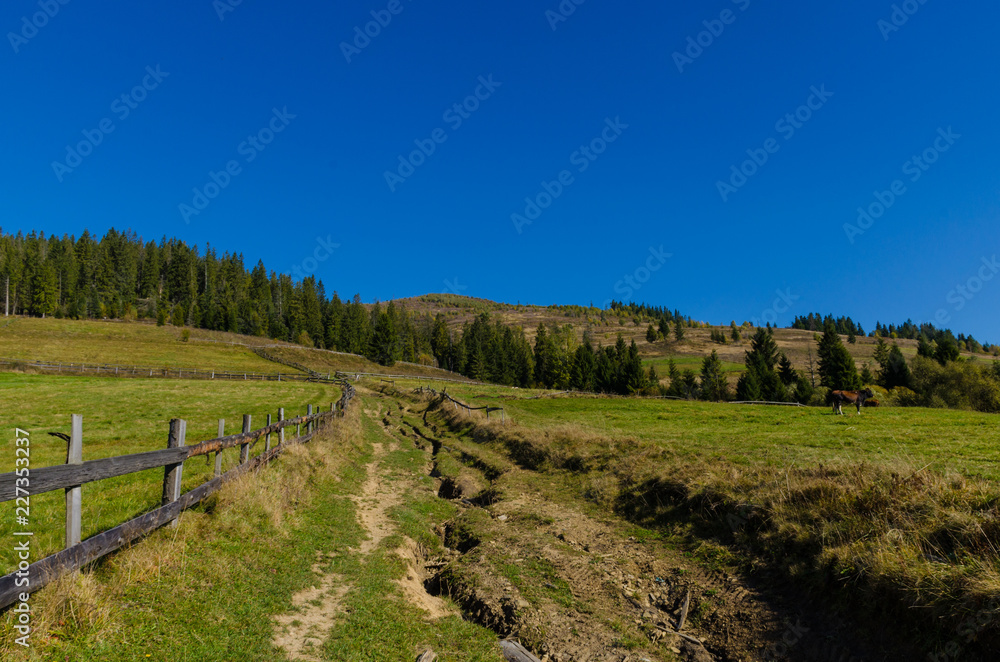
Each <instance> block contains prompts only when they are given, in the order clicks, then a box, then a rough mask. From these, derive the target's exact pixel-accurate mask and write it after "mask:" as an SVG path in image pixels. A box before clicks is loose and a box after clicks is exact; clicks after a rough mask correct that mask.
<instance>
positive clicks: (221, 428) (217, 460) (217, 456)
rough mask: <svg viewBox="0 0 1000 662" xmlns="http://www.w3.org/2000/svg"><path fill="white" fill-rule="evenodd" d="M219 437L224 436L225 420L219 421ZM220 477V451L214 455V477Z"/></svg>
mask: <svg viewBox="0 0 1000 662" xmlns="http://www.w3.org/2000/svg"><path fill="white" fill-rule="evenodd" d="M219 436H220V437H225V436H226V419H224V418H220V419H219ZM221 475H222V451H218V452H217V453H216V454H215V477H216V478H218V477H219V476H221Z"/></svg>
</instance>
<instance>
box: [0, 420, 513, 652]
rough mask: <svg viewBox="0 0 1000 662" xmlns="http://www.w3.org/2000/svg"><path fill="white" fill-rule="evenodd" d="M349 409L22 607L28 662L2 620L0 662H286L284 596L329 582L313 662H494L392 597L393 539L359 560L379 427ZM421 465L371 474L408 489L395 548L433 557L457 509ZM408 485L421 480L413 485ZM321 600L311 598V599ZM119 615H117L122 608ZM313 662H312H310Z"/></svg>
mask: <svg viewBox="0 0 1000 662" xmlns="http://www.w3.org/2000/svg"><path fill="white" fill-rule="evenodd" d="M367 406H369V405H368V404H362V403H361V402H355V404H354V405H352V410H351V413H350V414H349V415H348V418H347V419H345V420H341V421H338V422H337V423H336V424H335V427H334V428H333V429H332V430H331V432H330V433H329V434H328V435H327V434H326V433H325V434H324V437H321V438H319V439H317V440H315V441H313V442H312V443H310V444H308V445H306V446H301V447H297V448H294V449H293V450H292V451H291V452H290V453H288V454H286V455H285V456H283V457H282V458H281V459H280V460H279V461H278V462H277V463H275V464H274V465H272V466H271V467H269V468H267V469H266V470H264V471H262V472H260V473H259V474H257V475H255V476H250V477H246V478H245V479H242V480H240V481H237V482H236V483H234V484H231V485H229V486H227V487H226V488H225V489H224V490H223V491H222V492H220V494H219V495H218V497H213V498H212V499H211V500H210V501H209V503H207V504H205V505H204V506H203V507H201V508H198V509H196V510H192V511H188V512H187V513H185V515H184V516H182V518H181V524H180V526H179V528H178V529H176V530H170V529H161V530H160V531H158V532H156V533H154V534H153V535H152V536H150V538H149V539H147V540H146V541H144V542H143V543H142V544H140V545H137V546H135V547H133V548H131V549H129V550H124V551H122V552H119V553H117V554H114V555H112V556H110V557H108V558H107V559H105V560H104V561H102V562H101V563H99V564H98V565H97V567H96V568H94V569H92V570H91V571H88V572H86V573H84V574H83V575H80V576H78V577H77V578H76V579H74V580H72V581H69V582H66V583H64V584H63V585H61V586H54V587H49V588H46V589H43V590H42V591H40V592H39V593H38V594H36V595H35V596H34V598H33V602H32V604H33V606H34V608H35V617H34V618H35V620H34V622H33V625H35V627H36V628H37V630H36V632H35V634H34V635H33V637H32V642H33V647H32V649H31V650H30V651H28V652H27V653H26V652H25V651H23V650H22V649H20V648H19V647H16V646H13V644H12V643H11V642H12V640H13V637H12V635H11V630H10V624H11V622H10V615H9V614H8V615H5V616H4V617H3V618H2V619H0V658H2V659H5V660H6V659H11V660H36V659H63V658H65V659H72V660H81V661H83V662H89V661H94V662H96V661H98V660H99V661H101V662H113V661H119V660H121V661H125V660H144V659H153V660H177V661H178V662H228V661H229V660H283V659H286V658H285V653H284V652H283V651H282V650H280V649H278V648H276V647H275V645H274V643H273V637H274V634H275V632H276V631H277V629H276V626H275V624H274V622H273V620H272V619H274V617H275V616H276V615H278V614H289V613H291V614H297V613H302V612H305V611H309V610H310V609H311V608H312V607H313V606H314V602H315V603H318V602H319V600H318V599H317V600H315V601H312V602H306V603H304V604H301V605H299V606H295V605H294V604H293V597H292V596H293V595H294V594H296V593H298V592H300V591H303V590H304V589H308V588H309V587H311V586H317V585H319V584H320V574H317V573H322V574H329V573H332V576H334V577H335V580H334V582H333V588H334V589H335V590H338V591H339V590H345V591H346V592H345V594H344V595H343V597H342V599H341V605H340V610H339V615H338V616H337V617H336V621H335V624H334V628H333V630H332V632H330V633H328V632H318V633H316V634H317V635H318V636H320V637H325V636H326V635H327V634H330V635H331V636H330V638H329V639H328V640H327V641H326V642H325V643H323V644H321V645H318V646H315V647H313V648H311V649H307V652H308V653H310V654H311V655H313V656H315V659H322V660H338V661H349V662H383V661H384V660H409V659H413V658H414V657H416V655H417V654H418V653H419V652H422V651H423V650H425V649H426V648H433V649H434V650H435V651H436V652H438V653H439V655H440V658H439V659H440V660H441V661H442V662H458V661H460V660H461V661H470V662H499V660H500V656H499V655H498V647H497V645H496V635H494V634H493V633H492V632H490V631H488V630H485V629H483V628H481V627H478V626H476V625H473V624H471V623H469V622H467V621H465V620H463V619H462V618H460V617H459V616H457V615H456V616H449V617H446V618H441V619H438V620H435V621H428V620H427V619H426V618H425V616H424V614H423V612H421V611H419V610H418V609H416V608H414V607H412V606H410V605H409V604H408V603H407V602H405V601H404V600H403V598H402V595H401V592H400V589H399V586H398V585H397V584H396V583H395V582H396V580H398V579H400V578H401V577H402V576H403V575H404V573H405V572H406V570H405V567H404V565H403V564H402V563H401V561H400V560H399V557H397V556H396V555H395V554H394V553H393V552H394V550H395V548H396V546H397V545H398V544H400V542H401V541H402V537H401V535H394V536H390V537H388V538H386V539H384V540H383V541H382V543H381V544H380V546H379V547H378V548H376V549H375V550H374V551H373V552H372V553H371V554H370V555H369V556H368V557H361V556H360V555H359V554H358V553H357V549H358V547H359V545H360V543H361V541H362V539H363V538H364V536H365V534H364V530H363V529H362V527H361V526H360V525H359V522H358V516H357V506H356V505H355V502H354V501H353V500H352V497H355V498H356V497H357V496H358V495H360V494H361V486H362V483H363V482H364V481H365V477H366V473H365V465H366V464H367V463H368V462H370V461H372V459H373V453H372V443H373V442H381V443H385V442H386V440H387V438H386V437H385V435H384V433H383V432H382V431H381V430H380V429H379V427H378V426H377V425H375V424H373V423H372V422H371V421H368V420H367V419H365V420H361V419H362V416H361V415H360V411H359V410H360V409H361V408H362V407H367ZM426 459H427V458H426V455H425V454H424V453H422V452H420V451H417V450H415V449H413V448H412V446H411V447H410V448H405V447H401V448H400V449H399V450H397V451H395V452H393V453H390V454H389V455H387V456H385V457H384V458H383V460H382V472H381V473H382V475H384V476H385V480H389V481H404V482H406V483H408V484H409V483H411V481H412V486H411V488H410V490H409V491H408V497H409V498H408V499H407V502H406V503H405V504H402V505H400V506H398V507H396V508H395V509H393V510H392V511H391V512H390V519H391V520H392V521H393V522H394V523H395V524H396V525H397V526H398V530H399V533H400V534H403V535H407V536H409V537H411V538H413V539H415V540H418V541H420V542H421V543H422V544H424V545H426V546H429V547H430V549H431V551H434V545H437V547H438V548H440V542H439V541H438V539H437V537H436V536H434V535H433V533H431V531H430V528H431V525H432V523H436V522H438V521H440V520H441V519H446V518H448V517H450V516H451V515H452V514H453V513H454V511H455V507H454V506H453V505H452V504H449V503H446V502H443V501H441V500H440V499H438V498H437V497H436V496H435V495H434V484H433V481H432V480H431V479H430V478H428V477H426V476H425V475H423V468H424V464H425V463H426ZM414 474H421V477H420V478H417V479H414V478H412V476H413V475H414ZM320 597H322V595H320ZM123 606H125V607H127V608H122V607H123ZM310 659H313V658H310Z"/></svg>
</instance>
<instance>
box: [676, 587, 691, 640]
mask: <svg viewBox="0 0 1000 662" xmlns="http://www.w3.org/2000/svg"><path fill="white" fill-rule="evenodd" d="M690 606H691V589H688V592H687V597H685V598H684V606H683V607H681V617H680V619H679V620H678V621H677V631H678V632H680V631H681V630H683V629H684V621H685V620H687V615H688V607H690Z"/></svg>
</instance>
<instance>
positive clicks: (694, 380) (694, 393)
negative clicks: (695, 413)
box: [681, 370, 698, 400]
mask: <svg viewBox="0 0 1000 662" xmlns="http://www.w3.org/2000/svg"><path fill="white" fill-rule="evenodd" d="M681 382H682V383H683V385H684V397H685V398H687V399H689V400H691V399H694V398H697V397H698V375H696V374H694V370H685V371H684V373H683V374H682V375H681Z"/></svg>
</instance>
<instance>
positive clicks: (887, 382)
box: [880, 343, 913, 389]
mask: <svg viewBox="0 0 1000 662" xmlns="http://www.w3.org/2000/svg"><path fill="white" fill-rule="evenodd" d="M880 376H881V383H882V386H883V387H885V388H887V389H892V388H896V387H897V386H903V387H906V388H910V385H911V382H912V381H913V375H912V374H911V373H910V366H908V365H907V364H906V358H905V357H904V356H903V352H902V351H901V350H900V349H899V345H897V344H896V343H893V344H892V349H890V350H889V356H888V358H887V359H886V362H885V367H884V368H883V369H882V371H881V375H880Z"/></svg>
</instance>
